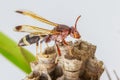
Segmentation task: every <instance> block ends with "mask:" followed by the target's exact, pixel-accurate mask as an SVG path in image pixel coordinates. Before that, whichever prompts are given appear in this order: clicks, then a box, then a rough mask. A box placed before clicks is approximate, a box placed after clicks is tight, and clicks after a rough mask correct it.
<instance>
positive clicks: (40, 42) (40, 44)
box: [40, 42, 42, 53]
mask: <svg viewBox="0 0 120 80" xmlns="http://www.w3.org/2000/svg"><path fill="white" fill-rule="evenodd" d="M40 53H42V42H40Z"/></svg>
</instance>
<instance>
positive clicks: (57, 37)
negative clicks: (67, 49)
mask: <svg viewBox="0 0 120 80" xmlns="http://www.w3.org/2000/svg"><path fill="white" fill-rule="evenodd" d="M53 30H55V31H57V32H59V34H54V35H47V36H46V37H45V39H44V41H45V42H46V43H48V42H50V41H51V40H54V41H56V42H62V41H63V40H64V39H65V38H66V37H67V36H68V35H69V33H70V30H71V28H70V27H68V26H66V25H62V24H60V25H59V26H57V27H55V28H54V29H53Z"/></svg>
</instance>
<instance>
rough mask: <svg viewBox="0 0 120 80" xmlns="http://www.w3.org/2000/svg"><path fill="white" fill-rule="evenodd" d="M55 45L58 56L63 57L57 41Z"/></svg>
mask: <svg viewBox="0 0 120 80" xmlns="http://www.w3.org/2000/svg"><path fill="white" fill-rule="evenodd" d="M55 45H56V48H57V52H58V55H59V56H61V51H60V48H59V46H58V44H57V42H56V41H55Z"/></svg>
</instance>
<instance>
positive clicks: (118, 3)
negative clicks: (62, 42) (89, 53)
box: [0, 0, 120, 80]
mask: <svg viewBox="0 0 120 80" xmlns="http://www.w3.org/2000/svg"><path fill="white" fill-rule="evenodd" d="M15 10H31V11H33V12H36V13H37V14H39V15H41V16H43V17H45V18H47V19H48V20H51V21H53V22H56V23H62V24H66V25H69V26H72V25H73V24H74V23H75V19H76V17H77V16H79V15H81V16H82V17H81V19H80V20H79V22H78V25H77V28H78V31H79V32H80V34H81V35H82V39H83V40H86V41H88V42H90V43H92V44H94V45H96V46H97V50H96V57H97V58H98V59H99V60H102V61H103V62H104V64H105V66H106V67H107V69H108V70H109V72H110V75H111V77H112V80H116V77H115V75H114V73H113V70H116V72H117V74H118V75H119V76H120V62H119V60H120V50H119V49H120V0H29V1H27V0H0V31H1V32H3V33H5V34H6V35H8V36H9V37H10V38H12V39H13V40H15V41H16V42H18V41H19V40H20V39H21V38H22V37H23V36H25V35H26V34H25V33H18V32H14V31H13V28H14V27H15V26H17V25H21V24H29V25H35V26H39V27H42V28H46V29H52V28H53V27H51V26H49V25H46V24H43V23H41V22H38V21H36V20H34V19H32V18H29V17H26V16H23V15H20V14H17V13H15ZM67 40H75V39H73V38H70V37H68V38H67ZM6 43H7V42H6ZM25 48H26V49H28V50H29V51H31V52H32V53H33V54H34V55H35V45H31V46H27V47H25ZM25 75H26V74H25V73H24V72H22V71H21V70H19V69H18V68H17V67H16V66H14V65H13V64H11V63H10V62H9V61H8V60H7V59H6V58H4V57H3V56H2V55H1V54H0V80H9V79H10V80H21V79H22V78H24V77H25ZM101 80H108V78H107V75H106V73H105V72H104V73H103V75H102V77H101Z"/></svg>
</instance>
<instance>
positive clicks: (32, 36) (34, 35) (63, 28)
mask: <svg viewBox="0 0 120 80" xmlns="http://www.w3.org/2000/svg"><path fill="white" fill-rule="evenodd" d="M16 12H17V13H20V14H23V15H26V16H29V17H32V18H34V19H36V20H38V21H41V22H43V23H46V24H48V25H51V26H53V27H54V28H53V29H52V30H48V29H44V28H39V27H36V26H31V25H19V26H16V27H15V28H14V30H15V31H17V32H28V33H29V34H28V35H26V36H24V37H23V38H22V39H21V40H20V41H19V43H18V45H19V46H28V45H31V44H34V43H36V46H37V47H38V42H39V41H40V43H43V42H45V43H48V42H50V41H52V40H53V41H55V45H56V49H57V52H58V54H59V56H61V51H60V49H59V45H58V43H60V42H62V43H63V44H65V45H68V43H67V42H66V41H65V38H66V37H67V36H68V35H70V36H71V37H73V38H76V39H79V38H80V37H81V35H80V34H79V32H78V30H77V22H78V20H79V18H80V17H81V16H78V17H77V19H76V21H75V24H74V25H73V26H71V27H69V26H67V25H64V24H58V23H54V22H52V21H49V20H47V19H45V18H43V17H41V16H39V15H37V14H36V13H33V12H31V11H26V10H25V11H23V10H17V11H16ZM36 51H37V49H36ZM36 54H37V52H36Z"/></svg>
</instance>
